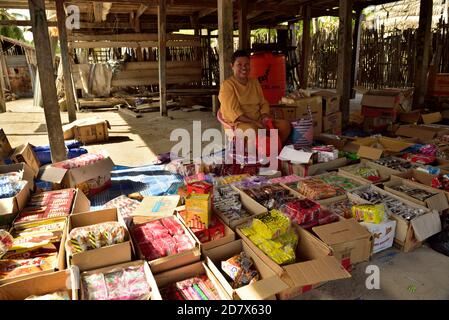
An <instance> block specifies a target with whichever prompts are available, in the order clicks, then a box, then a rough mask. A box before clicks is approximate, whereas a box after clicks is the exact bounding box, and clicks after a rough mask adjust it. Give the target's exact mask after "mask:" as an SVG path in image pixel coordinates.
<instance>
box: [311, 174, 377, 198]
mask: <svg viewBox="0 0 449 320" xmlns="http://www.w3.org/2000/svg"><path fill="white" fill-rule="evenodd" d="M332 175H336V176H340V177H342V178H346V179H348V180H351V182H353V183H357V184H359V185H360V186H359V187H361V186H365V185H368V184H372V182H371V181H366V180H365V179H362V178H359V177H356V176H348V175H346V173H345V172H343V171H336V172H328V173H323V174H320V175H317V176H315V177H316V178H318V179H320V178H324V177H326V176H332ZM359 187H357V188H359ZM357 188H354V189H357ZM350 190H353V189H349V190H346V191H350ZM337 200H338V199H337Z"/></svg>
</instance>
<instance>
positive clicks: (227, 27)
mask: <svg viewBox="0 0 449 320" xmlns="http://www.w3.org/2000/svg"><path fill="white" fill-rule="evenodd" d="M233 33H234V17H233V10H232V0H218V49H219V54H218V56H219V66H220V83H223V81H225V80H226V79H227V78H229V77H230V76H231V59H232V54H233V51H234V39H233Z"/></svg>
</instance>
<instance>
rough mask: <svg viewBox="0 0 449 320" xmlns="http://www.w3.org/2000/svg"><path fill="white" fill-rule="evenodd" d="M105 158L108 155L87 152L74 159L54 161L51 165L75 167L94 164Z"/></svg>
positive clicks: (65, 167)
mask: <svg viewBox="0 0 449 320" xmlns="http://www.w3.org/2000/svg"><path fill="white" fill-rule="evenodd" d="M105 158H106V157H105V156H104V155H103V154H95V153H87V154H82V155H80V156H79V157H76V158H73V159H69V160H65V161H61V162H57V163H53V164H52V165H51V166H52V167H56V168H61V169H74V168H80V167H85V166H88V165H90V164H94V163H96V162H98V161H101V160H104V159H105Z"/></svg>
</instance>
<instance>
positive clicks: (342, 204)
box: [326, 199, 353, 219]
mask: <svg viewBox="0 0 449 320" xmlns="http://www.w3.org/2000/svg"><path fill="white" fill-rule="evenodd" d="M326 206H327V209H328V210H329V211H330V212H334V213H336V214H338V215H339V216H341V217H343V218H345V219H350V218H352V206H353V203H352V201H351V200H349V199H344V200H339V201H336V202H333V203H331V204H328V205H326Z"/></svg>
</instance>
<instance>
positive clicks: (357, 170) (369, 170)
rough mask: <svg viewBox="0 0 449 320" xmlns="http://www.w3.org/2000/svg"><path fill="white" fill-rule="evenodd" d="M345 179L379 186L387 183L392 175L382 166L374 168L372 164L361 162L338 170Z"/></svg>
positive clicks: (365, 161)
mask: <svg viewBox="0 0 449 320" xmlns="http://www.w3.org/2000/svg"><path fill="white" fill-rule="evenodd" d="M338 172H341V173H342V174H343V175H345V176H347V177H350V178H352V177H354V178H356V179H358V180H362V181H364V182H366V183H374V184H379V183H382V182H384V181H387V180H388V179H389V178H390V175H391V174H392V172H391V170H389V169H388V168H384V167H382V166H376V165H374V164H373V163H372V162H370V161H367V160H363V159H362V161H361V162H360V163H357V164H353V165H350V166H346V167H342V168H340V169H338Z"/></svg>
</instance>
